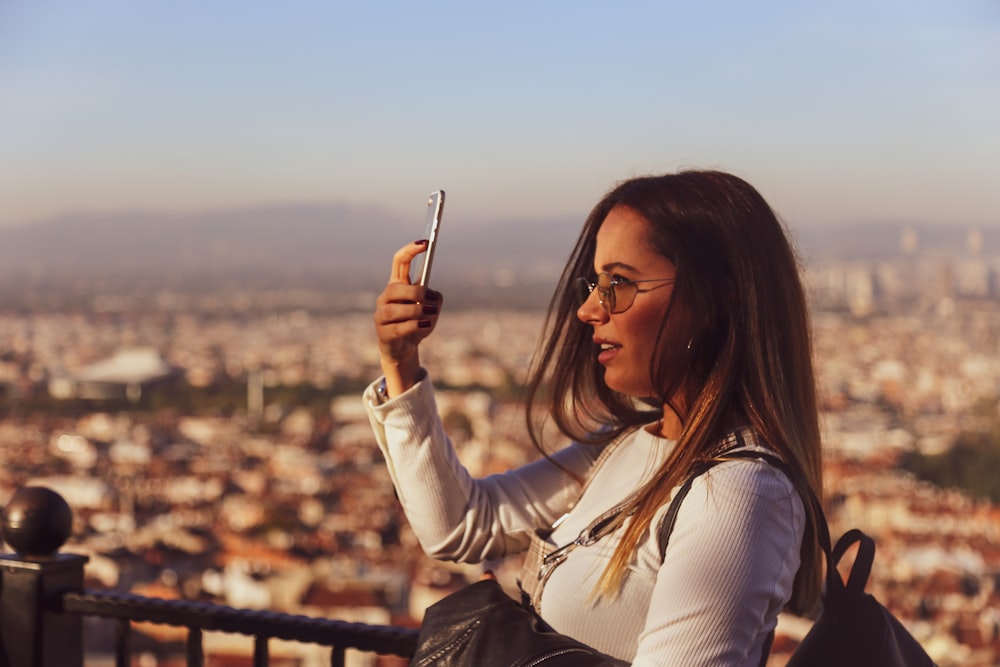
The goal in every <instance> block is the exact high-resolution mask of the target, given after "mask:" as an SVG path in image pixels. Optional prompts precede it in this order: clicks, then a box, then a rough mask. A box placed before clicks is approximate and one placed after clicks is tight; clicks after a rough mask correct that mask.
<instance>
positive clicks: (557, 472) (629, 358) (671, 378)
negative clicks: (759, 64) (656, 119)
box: [366, 171, 822, 666]
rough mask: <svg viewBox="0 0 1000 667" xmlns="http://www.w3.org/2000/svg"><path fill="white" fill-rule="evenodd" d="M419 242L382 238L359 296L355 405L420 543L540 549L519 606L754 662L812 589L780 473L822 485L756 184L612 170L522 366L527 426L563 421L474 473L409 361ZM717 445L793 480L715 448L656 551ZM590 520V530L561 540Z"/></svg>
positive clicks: (778, 261) (780, 234)
mask: <svg viewBox="0 0 1000 667" xmlns="http://www.w3.org/2000/svg"><path fill="white" fill-rule="evenodd" d="M422 248H423V246H422V245H421V243H420V242H417V243H414V244H410V245H407V246H405V247H403V248H402V249H400V250H399V251H398V252H397V253H396V255H395V256H394V258H393V269H392V278H391V280H390V282H389V284H388V286H387V287H386V289H385V291H384V292H383V293H382V294H381V295H380V297H379V299H378V303H377V306H376V312H375V324H376V332H377V336H378V342H379V351H380V355H381V363H382V369H383V371H384V373H385V377H384V378H383V380H382V381H380V382H377V383H375V384H373V385H372V386H371V387H370V388H369V390H368V391H367V392H366V404H367V405H368V410H369V414H370V419H371V422H372V425H373V427H374V430H375V432H376V437H377V439H378V442H379V445H380V447H381V448H382V450H383V452H384V454H385V457H386V460H387V462H388V466H389V470H390V473H391V475H392V478H393V481H394V483H395V485H396V488H397V491H398V493H399V498H400V501H401V502H402V504H403V508H404V511H405V512H406V514H407V517H408V519H409V521H410V523H411V525H412V526H413V529H414V531H415V532H416V533H417V535H418V537H419V539H420V542H421V545H422V546H423V548H424V549H425V550H426V551H427V552H428V553H429V554H431V555H433V556H436V557H438V558H443V559H453V560H460V561H468V562H478V561H482V560H485V559H490V558H496V557H499V556H503V555H508V554H513V553H518V552H522V551H524V550H526V549H528V548H529V547H532V553H533V554H535V555H536V556H539V555H545V554H549V553H553V552H555V553H554V555H552V556H550V557H549V558H548V559H547V562H542V563H539V562H538V559H537V558H533V557H529V558H528V559H527V560H528V562H527V564H526V567H525V571H524V572H523V576H522V583H523V585H524V587H525V589H526V591H527V593H528V594H529V595H530V598H531V602H532V603H533V605H534V606H535V608H536V609H537V610H538V611H539V613H540V614H541V615H542V617H543V618H544V619H545V620H546V621H548V622H549V623H550V624H551V625H552V626H553V627H554V628H555V629H556V630H559V631H560V632H563V633H564V634H568V635H570V636H573V637H575V638H577V639H579V640H581V641H584V642H586V643H588V644H590V645H591V646H594V647H595V648H597V649H599V650H600V651H603V652H604V653H606V654H608V655H611V656H613V657H615V658H618V659H622V660H625V661H629V662H631V663H632V664H633V665H727V666H728V665H741V666H742V665H746V666H756V665H759V664H762V657H764V656H766V654H767V651H768V647H769V641H770V637H771V636H772V632H773V630H774V627H775V624H776V621H777V615H778V613H779V612H780V611H781V610H782V609H783V608H785V607H790V608H791V609H792V610H794V611H799V612H802V611H805V610H809V609H810V608H811V607H812V606H813V605H814V604H815V603H816V601H817V600H818V596H819V581H820V576H819V575H820V567H821V566H820V563H821V561H820V558H821V552H820V551H819V549H818V547H817V546H816V541H815V533H814V531H813V529H812V526H813V525H814V520H813V517H810V516H808V511H807V506H804V505H803V503H802V501H801V498H800V495H799V493H798V492H797V491H801V492H807V488H806V487H810V488H811V490H812V492H814V493H816V494H817V495H820V494H821V492H822V484H821V472H820V439H819V428H818V423H817V412H816V402H815V389H814V380H813V373H812V360H811V349H810V333H809V323H808V316H807V310H806V304H805V297H804V294H803V289H802V285H801V282H800V279H799V275H798V267H797V263H796V260H795V256H794V253H793V251H792V248H791V246H790V244H789V242H788V240H787V238H786V236H785V233H784V230H783V228H782V225H781V224H780V223H779V221H778V220H777V219H776V217H775V215H774V213H773V212H772V211H771V209H770V207H769V206H768V205H767V203H766V202H765V201H764V200H763V198H762V197H761V196H760V194H759V193H757V192H756V190H754V189H753V188H752V187H751V186H750V185H749V184H747V183H746V182H744V181H743V180H741V179H739V178H736V177H734V176H732V175H729V174H725V173H720V172H711V171H690V172H682V173H678V174H670V175H664V176H654V177H644V178H636V179H633V180H629V181H626V182H624V183H622V184H620V185H619V186H617V187H616V188H614V189H613V190H611V191H610V192H609V193H608V194H607V195H606V196H605V197H604V198H603V199H602V200H601V201H600V202H599V203H598V204H597V206H596V207H595V208H594V210H593V211H592V212H591V214H590V216H589V217H588V219H587V221H586V223H585V225H584V227H583V230H582V232H581V234H580V237H579V240H578V241H577V244H576V247H575V248H574V250H573V253H572V255H571V257H570V259H569V262H568V264H567V266H566V268H565V270H564V271H563V274H562V277H561V280H560V283H559V286H558V289H557V291H556V294H555V296H554V297H553V301H552V306H551V307H550V310H549V316H548V318H547V320H546V327H545V330H546V335H545V340H544V341H543V344H542V346H541V348H540V351H539V354H538V358H537V360H536V363H535V364H534V366H533V369H532V373H531V379H530V383H529V388H530V391H529V399H528V415H529V417H528V428H529V432H530V433H531V436H532V439H533V440H534V442H535V443H536V445H538V446H539V447H540V448H541V447H542V445H543V443H542V442H541V436H540V434H539V431H540V429H539V428H537V427H536V426H535V425H537V424H539V423H540V420H538V419H536V418H534V417H533V416H534V415H536V414H537V413H539V411H545V412H547V413H548V414H549V415H550V416H551V418H552V421H554V423H555V424H556V425H557V426H558V427H559V429H560V431H561V432H562V433H563V434H565V435H566V436H568V437H570V438H571V439H572V440H573V441H574V442H573V444H572V445H570V446H569V447H566V448H564V449H562V450H560V451H557V452H555V453H553V454H551V455H546V456H545V457H544V458H541V459H540V460H539V461H536V462H534V463H532V464H529V465H526V466H523V467H521V468H518V469H516V470H513V471H510V472H508V473H506V474H503V475H495V476H491V477H487V478H484V479H478V480H477V479H472V478H471V477H470V476H469V474H468V473H467V472H466V471H465V469H464V468H463V467H462V465H461V463H460V462H459V461H458V459H457V457H456V455H455V452H454V450H453V449H452V447H451V445H450V442H449V440H448V439H447V436H446V435H445V433H444V431H443V429H442V426H441V421H440V419H439V418H438V417H437V410H436V407H435V403H434V396H433V390H432V386H431V381H430V379H429V376H428V374H427V373H426V372H425V371H424V370H422V369H421V367H420V362H419V356H418V349H419V347H418V346H419V344H420V343H421V342H422V341H423V339H424V338H426V337H427V335H429V334H430V333H431V331H433V329H434V325H435V323H436V322H437V318H438V316H439V314H440V309H441V305H442V298H441V295H440V294H438V293H436V292H433V291H431V290H426V291H425V290H424V289H423V288H421V287H418V286H415V285H410V284H408V283H409V281H408V279H407V274H408V269H409V264H410V262H411V261H412V259H413V258H414V257H415V256H416V255H417V254H419V253H420V252H421V251H422ZM732 448H740V449H751V450H754V449H756V450H762V451H767V452H769V453H772V454H774V455H777V456H778V457H780V458H782V459H784V461H785V462H786V463H787V464H788V466H789V467H790V468H791V470H792V471H793V472H794V474H793V475H792V477H794V479H789V478H788V477H786V476H785V475H784V474H782V472H780V471H779V470H777V469H776V468H775V467H773V466H771V465H768V464H766V463H763V462H761V461H758V460H748V459H734V460H729V461H725V462H724V463H720V464H718V465H716V466H714V467H713V468H712V469H711V470H709V471H708V472H707V473H705V474H704V475H701V476H699V477H698V478H696V480H695V481H694V483H693V485H692V487H691V490H690V493H689V494H688V495H687V497H686V499H685V500H684V501H683V503H682V505H681V508H680V511H679V513H678V515H677V519H676V523H675V526H674V529H673V533H672V535H671V537H670V543H669V548H667V549H666V551H665V553H661V551H660V547H659V540H658V531H659V529H660V523H661V519H662V518H663V515H664V513H665V511H666V507H667V505H668V503H669V501H670V499H671V498H672V496H673V495H674V494H675V493H676V490H677V488H678V486H679V485H680V484H681V483H682V482H683V481H684V479H685V478H686V477H687V475H688V474H689V473H690V471H691V470H692V468H693V467H694V466H695V465H696V464H697V463H698V462H700V461H705V460H709V459H713V458H718V457H719V455H720V452H722V453H723V456H724V452H725V451H726V450H728V449H732ZM543 451H544V450H543ZM797 485H798V489H797ZM581 488H582V493H581ZM820 497H821V495H820ZM602 519H608V520H607V521H604V522H603V523H602V521H601V520H602ZM595 523H596V524H602V530H601V537H600V539H596V540H592V542H593V543H592V544H585V545H582V546H577V545H575V544H574V540H575V539H576V538H577V537H578V536H579V535H581V532H582V531H586V530H587V529H588V527H593V526H594V525H595ZM553 525H555V528H554V529H553V528H552V526H553ZM585 542H587V540H585ZM532 545H533V546H532Z"/></svg>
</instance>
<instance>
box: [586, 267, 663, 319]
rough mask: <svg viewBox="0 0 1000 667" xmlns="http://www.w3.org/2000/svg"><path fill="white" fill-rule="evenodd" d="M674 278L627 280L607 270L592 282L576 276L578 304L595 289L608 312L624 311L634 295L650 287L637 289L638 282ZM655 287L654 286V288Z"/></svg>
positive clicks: (658, 281) (633, 299)
mask: <svg viewBox="0 0 1000 667" xmlns="http://www.w3.org/2000/svg"><path fill="white" fill-rule="evenodd" d="M674 280H676V279H675V278H651V279H649V280H629V279H627V278H621V277H615V276H613V275H611V274H610V273H608V272H607V271H602V272H600V273H598V274H597V282H596V283H592V282H590V281H589V280H587V279H586V278H577V279H576V286H577V288H578V290H579V292H578V294H579V298H580V305H583V303H584V302H585V301H586V300H587V299H589V298H590V293H591V292H593V291H594V290H595V289H596V290H597V296H598V298H599V299H600V301H601V305H602V306H604V310H606V311H607V312H608V314H615V315H617V314H618V313H624V312H625V311H626V310H628V309H629V308H631V307H632V303H633V302H634V301H635V295H636V294H638V293H639V292H650V291H652V290H651V289H639V283H672V282H674ZM654 289H655V288H654Z"/></svg>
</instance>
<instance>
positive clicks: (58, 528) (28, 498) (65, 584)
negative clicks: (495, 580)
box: [0, 487, 417, 667]
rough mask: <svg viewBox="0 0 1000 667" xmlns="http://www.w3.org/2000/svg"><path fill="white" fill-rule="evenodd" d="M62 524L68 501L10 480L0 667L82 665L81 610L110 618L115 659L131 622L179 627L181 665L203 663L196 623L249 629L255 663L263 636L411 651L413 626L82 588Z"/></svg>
mask: <svg viewBox="0 0 1000 667" xmlns="http://www.w3.org/2000/svg"><path fill="white" fill-rule="evenodd" d="M67 517H68V518H67ZM71 526H72V513H71V511H70V510H69V506H68V505H67V504H66V502H65V501H64V500H63V499H62V498H61V497H60V496H58V494H56V493H55V492H53V491H51V490H49V489H46V488H43V487H26V488H24V489H21V490H19V491H18V492H17V493H16V494H15V495H14V497H13V498H12V499H11V501H10V502H9V503H8V504H7V506H6V508H5V509H4V512H3V518H2V525H0V527H2V529H3V535H4V539H5V540H6V542H7V543H8V544H10V546H12V547H14V549H15V550H16V551H17V553H15V554H7V555H3V556H0V667H82V665H83V618H84V617H97V618H106V619H114V620H115V621H116V642H115V664H116V666H117V667H128V666H129V665H130V664H131V648H130V638H131V626H132V623H134V622H149V623H155V624H163V625H170V626H176V627H182V628H187V642H186V652H187V664H188V666H189V667H201V666H202V665H203V664H204V649H203V633H204V632H205V631H219V632H229V633H236V634H241V635H246V636H250V637H253V638H254V648H253V664H254V667H266V666H267V665H268V664H269V655H268V641H269V640H270V639H272V638H274V639H285V640H291V641H296V642H302V643H309V644H318V645H321V646H329V647H330V665H331V667H343V666H344V664H345V655H346V651H347V650H348V649H352V650H357V651H363V652H371V653H379V654H383V655H396V656H401V657H409V656H411V655H412V654H413V651H414V647H415V645H416V639H417V630H415V629H412V628H402V627H395V626H378V625H367V624H362V623H348V622H344V621H336V620H329V619H323V618H315V617H310V616H301V615H295V614H281V613H276V612H270V611H261V610H250V609H236V608H233V607H226V606H223V605H216V604H209V603H205V602H194V601H189V600H163V599H159V598H149V597H142V596H138V595H132V594H128V593H118V592H94V591H86V590H84V589H83V570H84V565H85V564H86V563H87V560H88V559H87V557H86V556H82V555H78V554H63V553H58V549H59V548H60V547H61V546H62V545H63V544H64V543H65V541H66V539H67V538H68V537H69V534H70V528H71Z"/></svg>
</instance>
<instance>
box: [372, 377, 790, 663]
mask: <svg viewBox="0 0 1000 667" xmlns="http://www.w3.org/2000/svg"><path fill="white" fill-rule="evenodd" d="M364 401H365V405H366V407H367V410H368V414H369V418H370V421H371V424H372V427H373V430H374V432H375V436H376V440H377V441H378V444H379V447H380V448H381V449H382V452H383V454H384V456H385V459H386V462H387V465H388V467H389V473H390V476H391V477H392V480H393V483H394V484H395V486H396V490H397V493H398V495H399V499H400V502H401V503H402V506H403V510H404V512H405V513H406V516H407V519H408V520H409V522H410V524H411V526H412V528H413V530H414V532H415V534H416V535H417V537H418V539H419V540H420V544H421V546H422V547H423V548H424V550H425V551H426V552H427V553H428V554H429V555H431V556H434V557H437V558H441V559H447V560H456V561H463V562H480V561H483V560H486V559H491V558H497V557H501V556H505V555H511V554H515V553H519V552H522V551H524V550H525V549H527V547H528V545H529V543H530V540H531V536H532V535H533V534H535V532H536V531H538V530H544V529H546V528H549V527H551V526H552V524H553V523H554V522H555V521H556V520H557V519H559V518H560V517H562V516H563V515H566V516H565V519H564V520H563V521H561V522H560V523H559V525H558V527H557V528H556V529H555V530H554V531H553V532H552V534H551V535H550V536H549V538H548V539H549V540H550V541H551V542H552V544H553V545H554V546H561V545H564V544H566V543H569V542H571V541H572V540H573V539H574V538H576V537H577V535H579V533H580V531H581V530H582V529H584V528H585V527H586V526H588V525H589V524H590V523H591V522H592V521H593V520H594V519H595V518H597V517H598V516H600V515H601V514H603V513H604V512H606V511H607V510H609V509H611V508H612V507H614V506H615V505H617V504H618V503H620V502H622V501H624V500H625V499H627V498H628V497H629V496H630V495H631V494H632V493H634V492H635V491H636V489H638V488H639V487H640V486H641V485H642V483H643V482H644V481H645V479H646V478H647V476H648V475H650V474H651V473H652V472H653V471H655V470H656V469H657V468H658V467H659V465H660V464H661V463H662V462H663V461H664V460H665V458H666V456H667V455H668V454H669V453H670V451H671V448H672V447H673V446H674V442H673V441H671V440H666V439H664V438H661V437H657V436H655V435H653V434H651V433H650V432H649V431H647V430H645V429H637V430H636V431H634V432H632V433H630V434H629V435H627V436H626V437H625V438H623V439H620V440H619V441H618V442H616V443H615V444H612V445H609V447H613V448H614V449H613V450H612V451H610V452H608V454H607V455H606V457H604V461H603V463H602V464H601V465H600V466H599V467H598V466H595V462H596V461H597V457H598V454H599V453H600V450H601V448H600V447H592V446H587V445H581V444H573V445H570V446H569V447H567V448H566V449H563V450H561V451H559V452H557V453H556V454H555V455H554V458H556V459H557V460H558V461H559V462H560V463H561V464H562V465H564V466H566V467H568V468H569V469H570V470H572V471H574V472H575V473H577V474H579V475H580V476H581V477H582V478H584V479H588V484H587V491H586V493H584V494H583V495H582V497H581V495H580V492H581V488H580V485H579V484H578V483H577V482H576V481H575V480H574V479H573V478H572V477H571V476H570V475H568V474H567V473H566V472H564V471H563V470H561V469H559V467H557V466H555V465H553V464H552V463H550V462H549V461H547V460H545V459H540V460H539V461H536V462H534V463H530V464H528V465H525V466H522V467H520V468H517V469H515V470H512V471H509V472H506V473H504V474H500V475H491V476H489V477H486V478H482V479H473V478H472V477H471V476H470V475H469V473H468V472H467V471H466V469H465V468H464V467H463V466H462V464H461V462H460V461H459V459H458V457H457V455H456V453H455V450H454V448H453V447H452V445H451V442H450V440H449V439H448V438H447V436H446V434H445V433H444V429H443V426H442V424H441V420H440V418H439V417H438V412H437V406H436V403H435V400H434V393H433V388H432V385H431V381H430V380H429V379H428V378H426V377H425V378H424V379H423V380H422V381H421V382H420V383H418V384H417V385H416V386H414V387H412V388H411V389H410V390H409V391H407V392H405V393H404V394H402V395H400V396H397V397H395V398H394V399H392V400H390V401H387V402H385V403H383V404H380V403H379V401H378V399H377V395H376V393H375V385H374V384H373V385H372V386H370V387H369V388H368V390H366V392H365V396H364ZM590 477H593V479H589V478H590ZM665 511H666V507H664V508H662V510H661V516H662V514H663V513H665ZM659 518H660V516H658V517H656V518H654V520H653V521H652V523H651V525H650V528H649V530H648V531H647V534H646V535H645V536H644V537H643V539H642V540H641V541H640V543H639V544H638V548H637V550H636V553H635V557H634V559H633V562H632V565H631V566H630V569H629V572H628V575H627V577H626V578H625V581H624V583H623V585H622V587H621V589H620V591H619V593H618V595H617V596H615V597H614V598H613V599H609V598H607V597H601V596H598V595H596V593H595V588H596V586H597V582H598V579H599V578H600V576H601V573H602V572H603V571H604V568H605V566H606V565H607V562H608V559H609V557H610V555H611V553H612V552H613V551H614V548H615V545H616V544H617V540H618V539H619V535H620V532H621V531H617V532H615V533H612V534H611V535H609V536H608V537H606V538H605V539H603V540H601V541H600V542H598V543H597V544H595V545H592V546H590V547H580V548H576V549H573V550H572V551H570V552H569V555H568V557H567V558H566V560H565V561H564V562H562V563H561V564H560V565H559V566H558V567H556V568H555V570H554V571H553V573H552V575H551V576H550V577H549V579H548V581H547V583H546V584H545V587H544V590H543V592H542V593H541V596H540V599H539V604H538V607H539V612H540V613H541V615H542V617H543V618H544V619H545V620H546V621H547V622H548V623H549V624H551V625H552V626H553V627H554V628H555V629H556V630H558V631H560V632H562V633H564V634H567V635H570V636H572V637H575V638H576V639H578V640H580V641H583V642H585V643H587V644H589V645H591V646H593V647H595V648H597V649H598V650H600V651H603V652H604V653H606V654H608V655H611V656H614V657H616V658H619V659H622V660H625V661H628V662H631V663H632V664H633V665H634V666H636V667H652V666H654V665H656V666H666V665H669V666H671V667H674V666H677V667H681V666H684V667H686V666H692V667H693V666H698V667H703V666H704V667H707V666H718V667H722V666H725V667H737V666H739V667H757V665H758V664H759V663H760V656H761V652H762V650H763V644H764V642H765V640H766V637H767V635H768V634H769V633H770V631H771V630H772V629H773V628H774V627H775V624H776V623H777V616H778V613H779V612H780V611H781V610H782V608H783V607H784V606H785V604H786V603H787V602H788V600H789V598H790V597H791V593H792V585H793V582H794V578H795V573H796V571H797V570H798V566H799V546H800V544H801V542H802V537H803V532H804V527H805V514H804V510H803V506H802V502H801V500H800V498H799V496H798V494H797V493H796V492H795V489H794V488H793V487H792V484H791V482H790V481H789V480H788V479H787V478H786V477H785V476H784V475H783V474H782V473H781V472H780V471H778V470H776V469H775V468H773V467H772V466H770V465H767V464H764V463H762V462H758V461H754V460H736V461H729V462H726V463H722V464H719V465H717V466H715V467H714V468H712V469H711V470H709V471H708V472H707V473H705V474H704V475H702V476H700V477H698V478H697V479H696V480H695V482H694V484H693V485H692V487H691V490H690V492H689V493H688V496H687V497H686V498H685V500H684V502H683V503H682V504H681V509H680V511H679V513H678V515H677V522H676V524H675V527H674V530H673V533H672V535H671V537H670V543H669V547H668V549H667V550H666V555H665V557H664V558H663V559H662V560H661V557H660V550H659V545H658V540H657V535H656V533H657V530H658V528H659V524H660V521H659ZM529 576H530V573H529Z"/></svg>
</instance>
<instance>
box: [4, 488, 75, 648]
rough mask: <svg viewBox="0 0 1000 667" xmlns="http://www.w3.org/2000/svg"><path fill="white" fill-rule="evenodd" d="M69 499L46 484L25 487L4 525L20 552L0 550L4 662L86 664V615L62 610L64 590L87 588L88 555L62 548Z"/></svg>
mask: <svg viewBox="0 0 1000 667" xmlns="http://www.w3.org/2000/svg"><path fill="white" fill-rule="evenodd" d="M72 526H73V515H72V511H71V510H70V509H69V505H67V504H66V501H65V500H63V499H62V497H61V496H59V495H58V494H57V493H55V492H54V491H52V490H50V489H47V488H44V487H37V486H36V487H31V486H29V487H24V488H22V489H20V490H19V491H17V492H16V493H15V494H14V496H13V497H12V498H11V500H10V502H8V503H7V506H6V507H5V508H4V510H3V516H2V520H0V528H2V531H3V537H4V540H5V541H6V542H7V543H8V544H9V545H10V546H12V547H14V549H15V551H16V552H17V553H14V554H5V555H2V556H0V667H82V666H83V619H82V618H81V617H80V616H79V615H77V614H62V613H59V611H60V610H61V606H62V605H61V595H62V593H66V592H69V591H76V592H80V591H82V590H83V567H84V565H85V564H86V562H87V560H88V558H87V557H86V556H81V555H77V554H58V553H55V552H56V551H58V549H59V547H61V546H62V545H63V544H64V543H65V541H66V539H67V538H68V537H69V535H70V532H71V531H72Z"/></svg>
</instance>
